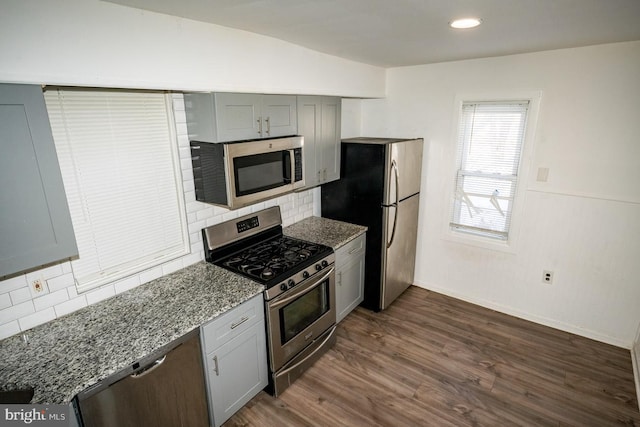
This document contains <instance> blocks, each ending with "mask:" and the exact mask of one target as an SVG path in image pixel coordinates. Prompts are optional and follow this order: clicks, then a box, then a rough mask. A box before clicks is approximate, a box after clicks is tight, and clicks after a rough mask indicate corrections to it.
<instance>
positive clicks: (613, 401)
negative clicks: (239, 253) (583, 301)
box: [224, 287, 640, 427]
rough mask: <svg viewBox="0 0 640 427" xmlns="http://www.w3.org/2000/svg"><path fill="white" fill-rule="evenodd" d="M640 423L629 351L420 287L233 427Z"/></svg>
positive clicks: (254, 403)
mask: <svg viewBox="0 0 640 427" xmlns="http://www.w3.org/2000/svg"><path fill="white" fill-rule="evenodd" d="M305 425H314V426H315V425H323V426H405V425H406V426H467V425H468V426H515V425H523V426H609V425H627V426H640V413H639V412H638V404H637V400H636V394H635V385H634V379H633V372H632V365H631V355H630V352H629V351H628V350H624V349H620V348H617V347H613V346H610V345H607V344H603V343H599V342H596V341H592V340H589V339H587V338H582V337H578V336H575V335H572V334H569V333H565V332H560V331H557V330H555V329H551V328H547V327H545V326H540V325H537V324H535V323H531V322H527V321H525V320H521V319H517V318H514V317H511V316H507V315H504V314H501V313H497V312H495V311H492V310H488V309H485V308H482V307H479V306H476V305H473V304H469V303H466V302H462V301H459V300H456V299H453V298H449V297H446V296H444V295H440V294H437V293H434V292H429V291H427V290H424V289H421V288H417V287H411V288H409V289H408V290H407V291H406V292H405V293H404V294H403V295H402V296H401V297H400V298H399V299H398V300H396V301H395V302H394V303H393V304H392V305H391V307H389V308H388V309H387V310H386V311H384V312H381V313H373V312H371V311H368V310H365V309H363V308H360V307H359V308H357V309H356V310H355V311H353V312H352V313H351V314H350V315H349V316H347V318H346V319H345V320H343V321H342V322H341V323H340V325H339V326H338V342H337V344H336V345H335V347H334V348H333V349H332V350H330V351H329V352H328V353H327V354H325V355H324V356H323V357H322V358H321V359H320V360H319V361H318V362H316V364H315V365H314V366H313V367H312V368H311V369H309V370H308V371H307V372H305V374H304V375H303V376H302V377H301V378H299V379H298V380H297V381H296V382H295V383H294V384H293V385H292V386H291V387H289V388H288V389H287V390H286V391H285V392H284V393H283V394H282V395H281V396H280V397H279V398H277V399H276V398H273V397H271V396H269V395H268V394H266V393H264V392H261V393H260V394H258V395H257V396H256V397H255V398H254V399H253V400H251V402H249V403H248V404H247V405H246V406H245V407H244V408H243V409H241V410H240V411H239V412H237V413H236V414H235V415H234V416H233V417H232V418H231V419H229V420H228V421H227V422H226V423H225V424H224V426H225V427H231V426H305Z"/></svg>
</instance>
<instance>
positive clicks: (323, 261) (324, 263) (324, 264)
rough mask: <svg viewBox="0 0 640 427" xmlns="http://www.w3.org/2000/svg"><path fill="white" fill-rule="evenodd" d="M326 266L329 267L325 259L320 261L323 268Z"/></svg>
mask: <svg viewBox="0 0 640 427" xmlns="http://www.w3.org/2000/svg"><path fill="white" fill-rule="evenodd" d="M328 265H329V263H328V262H327V260H326V259H325V260H322V266H323V267H326V266H328Z"/></svg>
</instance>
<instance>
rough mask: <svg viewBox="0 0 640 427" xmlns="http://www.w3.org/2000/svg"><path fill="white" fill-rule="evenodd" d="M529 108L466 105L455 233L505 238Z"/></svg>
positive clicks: (453, 222)
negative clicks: (462, 232) (461, 232)
mask: <svg viewBox="0 0 640 427" xmlns="http://www.w3.org/2000/svg"><path fill="white" fill-rule="evenodd" d="M527 108H528V102H506V103H494V102H488V103H465V104H463V107H462V113H461V117H460V125H459V129H458V162H459V169H458V174H457V177H456V190H455V196H454V201H453V209H452V218H451V226H452V228H453V229H454V230H456V231H464V232H468V233H474V234H479V235H483V236H489V237H493V238H498V239H503V240H504V239H506V238H507V236H508V231H509V226H510V222H511V211H512V209H513V204H514V197H515V189H516V184H517V176H518V167H519V163H520V156H521V152H522V144H523V140H524V132H525V125H526V118H527Z"/></svg>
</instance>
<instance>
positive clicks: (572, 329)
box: [414, 281, 633, 350]
mask: <svg viewBox="0 0 640 427" xmlns="http://www.w3.org/2000/svg"><path fill="white" fill-rule="evenodd" d="M414 285H416V286H419V287H421V288H424V289H427V290H431V291H434V292H437V293H439V294H444V295H447V296H450V297H452V298H456V299H459V300H462V301H466V302H469V303H471V304H475V305H479V306H481V307H485V308H489V309H491V310H495V311H499V312H500V313H504V314H508V315H510V316H514V317H518V318H520V319H524V320H529V321H531V322H534V323H538V324H540V325H544V326H548V327H550V328H554V329H558V330H561V331H564V332H569V333H571V334H575V335H579V336H581V337H585V338H589V339H592V340H595V341H600V342H603V343H605V344H611V345H613V346H616V347H621V348H624V349H627V350H631V347H632V346H633V344H632V343H629V342H628V341H624V340H622V339H619V338H615V337H610V336H608V335H603V334H600V333H598V332H595V331H591V330H588V329H582V328H579V327H577V326H574V325H570V324H567V323H563V322H558V321H557V320H553V319H548V318H545V317H541V316H536V315H533V314H531V313H526V312H522V311H519V310H515V309H513V308H512V307H507V306H504V305H501V304H496V303H495V302H492V301H488V300H483V299H480V298H474V297H469V296H468V295H463V294H460V293H457V292H455V291H451V289H446V288H441V287H439V286H436V285H433V284H431V283H424V282H420V281H416V282H414Z"/></svg>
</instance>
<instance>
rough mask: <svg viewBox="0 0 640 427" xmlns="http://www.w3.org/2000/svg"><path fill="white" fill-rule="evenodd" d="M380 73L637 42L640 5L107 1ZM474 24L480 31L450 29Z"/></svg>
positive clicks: (611, 0) (597, 1) (494, 0)
mask: <svg viewBox="0 0 640 427" xmlns="http://www.w3.org/2000/svg"><path fill="white" fill-rule="evenodd" d="M108 1H110V2H112V3H118V4H121V5H125V6H131V7H135V8H140V9H146V10H150V11H154V12H160V13H165V14H169V15H174V16H180V17H184V18H189V19H194V20H197V21H204V22H209V23H213V24H218V25H222V26H226V27H231V28H237V29H241V30H246V31H251V32H254V33H258V34H262V35H266V36H270V37H275V38H277V39H281V40H285V41H288V42H291V43H294V44H297V45H300V46H304V47H307V48H309V49H313V50H317V51H320V52H324V53H328V54H331V55H335V56H338V57H342V58H346V59H350V60H354V61H358V62H363V63H366V64H372V65H377V66H381V67H398V66H406V65H417V64H428V63H434V62H444V61H454V60H461V59H472V58H484V57H491V56H501V55H510V54H516V53H526V52H536V51H542V50H551V49H560V48H568V47H579V46H588V45H594V44H602V43H613V42H620V41H629V40H640V0H180V1H175V0H108ZM468 16H476V17H479V18H481V19H482V20H483V23H482V25H481V26H480V27H478V28H475V29H468V30H453V29H451V28H449V26H448V22H449V21H451V20H452V19H455V18H459V17H468Z"/></svg>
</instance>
